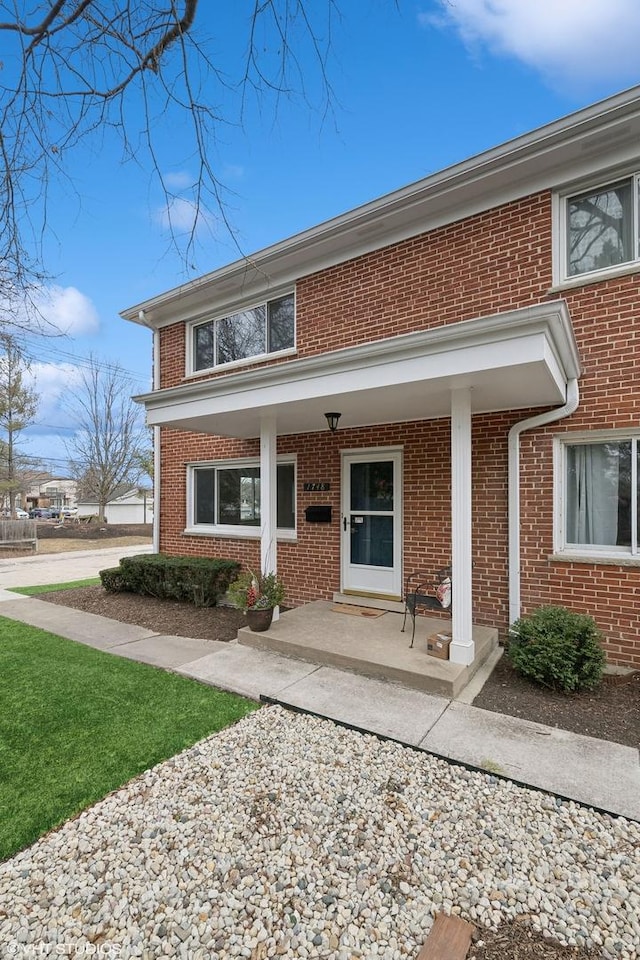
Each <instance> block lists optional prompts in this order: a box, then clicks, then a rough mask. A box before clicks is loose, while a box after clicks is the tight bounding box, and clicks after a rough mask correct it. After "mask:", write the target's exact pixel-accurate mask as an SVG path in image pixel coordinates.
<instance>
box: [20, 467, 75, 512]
mask: <svg viewBox="0 0 640 960" xmlns="http://www.w3.org/2000/svg"><path fill="white" fill-rule="evenodd" d="M24 487H25V494H24V498H23V500H24V506H25V509H26V510H31V509H33V508H34V507H44V508H53V509H56V510H74V509H75V507H76V505H77V502H78V501H77V494H78V484H77V482H76V481H75V480H73V479H72V478H71V477H59V476H52V475H51V474H50V473H34V474H32V475H27V476H26V477H25V480H24Z"/></svg>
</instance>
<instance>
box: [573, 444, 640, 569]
mask: <svg viewBox="0 0 640 960" xmlns="http://www.w3.org/2000/svg"><path fill="white" fill-rule="evenodd" d="M562 454H563V456H562V470H563V496H562V503H561V505H560V506H561V515H562V518H563V522H562V531H561V533H562V543H561V545H560V546H561V549H564V550H567V551H570V552H580V553H593V554H594V555H602V554H603V553H604V554H606V553H609V554H611V555H616V554H629V555H632V556H638V553H639V551H638V543H639V541H640V535H639V534H640V531H639V529H638V518H639V516H640V510H639V509H638V506H639V503H638V494H639V491H638V458H639V456H640V446H639V443H638V438H636V437H626V438H625V437H620V436H617V435H616V436H612V437H611V438H610V439H605V440H601V441H600V440H599V441H598V442H597V443H592V442H580V443H572V442H566V441H565V442H563V444H562Z"/></svg>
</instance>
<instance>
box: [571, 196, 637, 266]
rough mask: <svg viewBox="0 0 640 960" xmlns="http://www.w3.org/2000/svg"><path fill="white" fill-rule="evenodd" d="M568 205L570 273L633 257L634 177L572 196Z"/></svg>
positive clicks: (613, 263) (621, 261) (612, 263)
mask: <svg viewBox="0 0 640 960" xmlns="http://www.w3.org/2000/svg"><path fill="white" fill-rule="evenodd" d="M567 208H568V221H569V222H568V230H567V245H568V249H567V261H568V270H569V276H575V275H576V274H580V273H588V272H589V271H591V270H603V269H605V268H606V267H612V266H615V264H617V263H627V262H628V261H629V260H632V259H633V256H634V254H633V234H632V230H633V227H632V223H633V215H632V186H631V180H625V181H623V182H622V183H618V184H614V185H613V186H610V187H608V188H606V189H602V190H599V191H597V192H595V193H584V194H582V195H581V196H579V197H572V198H571V199H570V200H569V201H568V203H567Z"/></svg>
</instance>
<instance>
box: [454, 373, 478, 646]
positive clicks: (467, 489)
mask: <svg viewBox="0 0 640 960" xmlns="http://www.w3.org/2000/svg"><path fill="white" fill-rule="evenodd" d="M451 566H452V580H453V603H452V611H451V614H452V630H453V639H452V641H451V646H450V648H449V657H450V659H451V661H452V662H453V663H461V664H465V665H466V664H469V663H473V658H474V652H475V651H474V645H473V634H472V629H473V624H472V609H471V607H472V596H471V595H472V573H471V390H470V389H469V388H468V387H463V388H460V389H456V390H452V391H451Z"/></svg>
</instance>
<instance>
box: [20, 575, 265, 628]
mask: <svg viewBox="0 0 640 960" xmlns="http://www.w3.org/2000/svg"><path fill="white" fill-rule="evenodd" d="M38 600H47V601H48V602H49V603H59V604H62V606H64V607H74V608H75V609H76V610H84V611H85V612H86V613H96V614H98V615H99V616H101V617H109V618H110V619H111V620H120V621H121V622H122V623H135V624H137V625H138V626H140V627H146V628H147V630H154V631H156V632H157V633H162V634H168V635H171V636H175V637H194V638H195V639H197V640H235V638H236V636H237V634H238V629H239V628H240V627H242V626H245V625H246V622H247V620H246V617H245V615H244V613H242V611H241V610H234V609H233V608H232V607H194V605H193V604H192V603H183V602H178V601H174V600H156V598H155V597H140V596H138V595H137V594H135V593H106V592H105V590H104V589H103V588H102V587H101V586H99V585H96V586H95V587H78V588H77V589H74V590H60V591H59V592H58V591H56V592H55V593H43V594H42V595H40V596H39V597H38Z"/></svg>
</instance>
